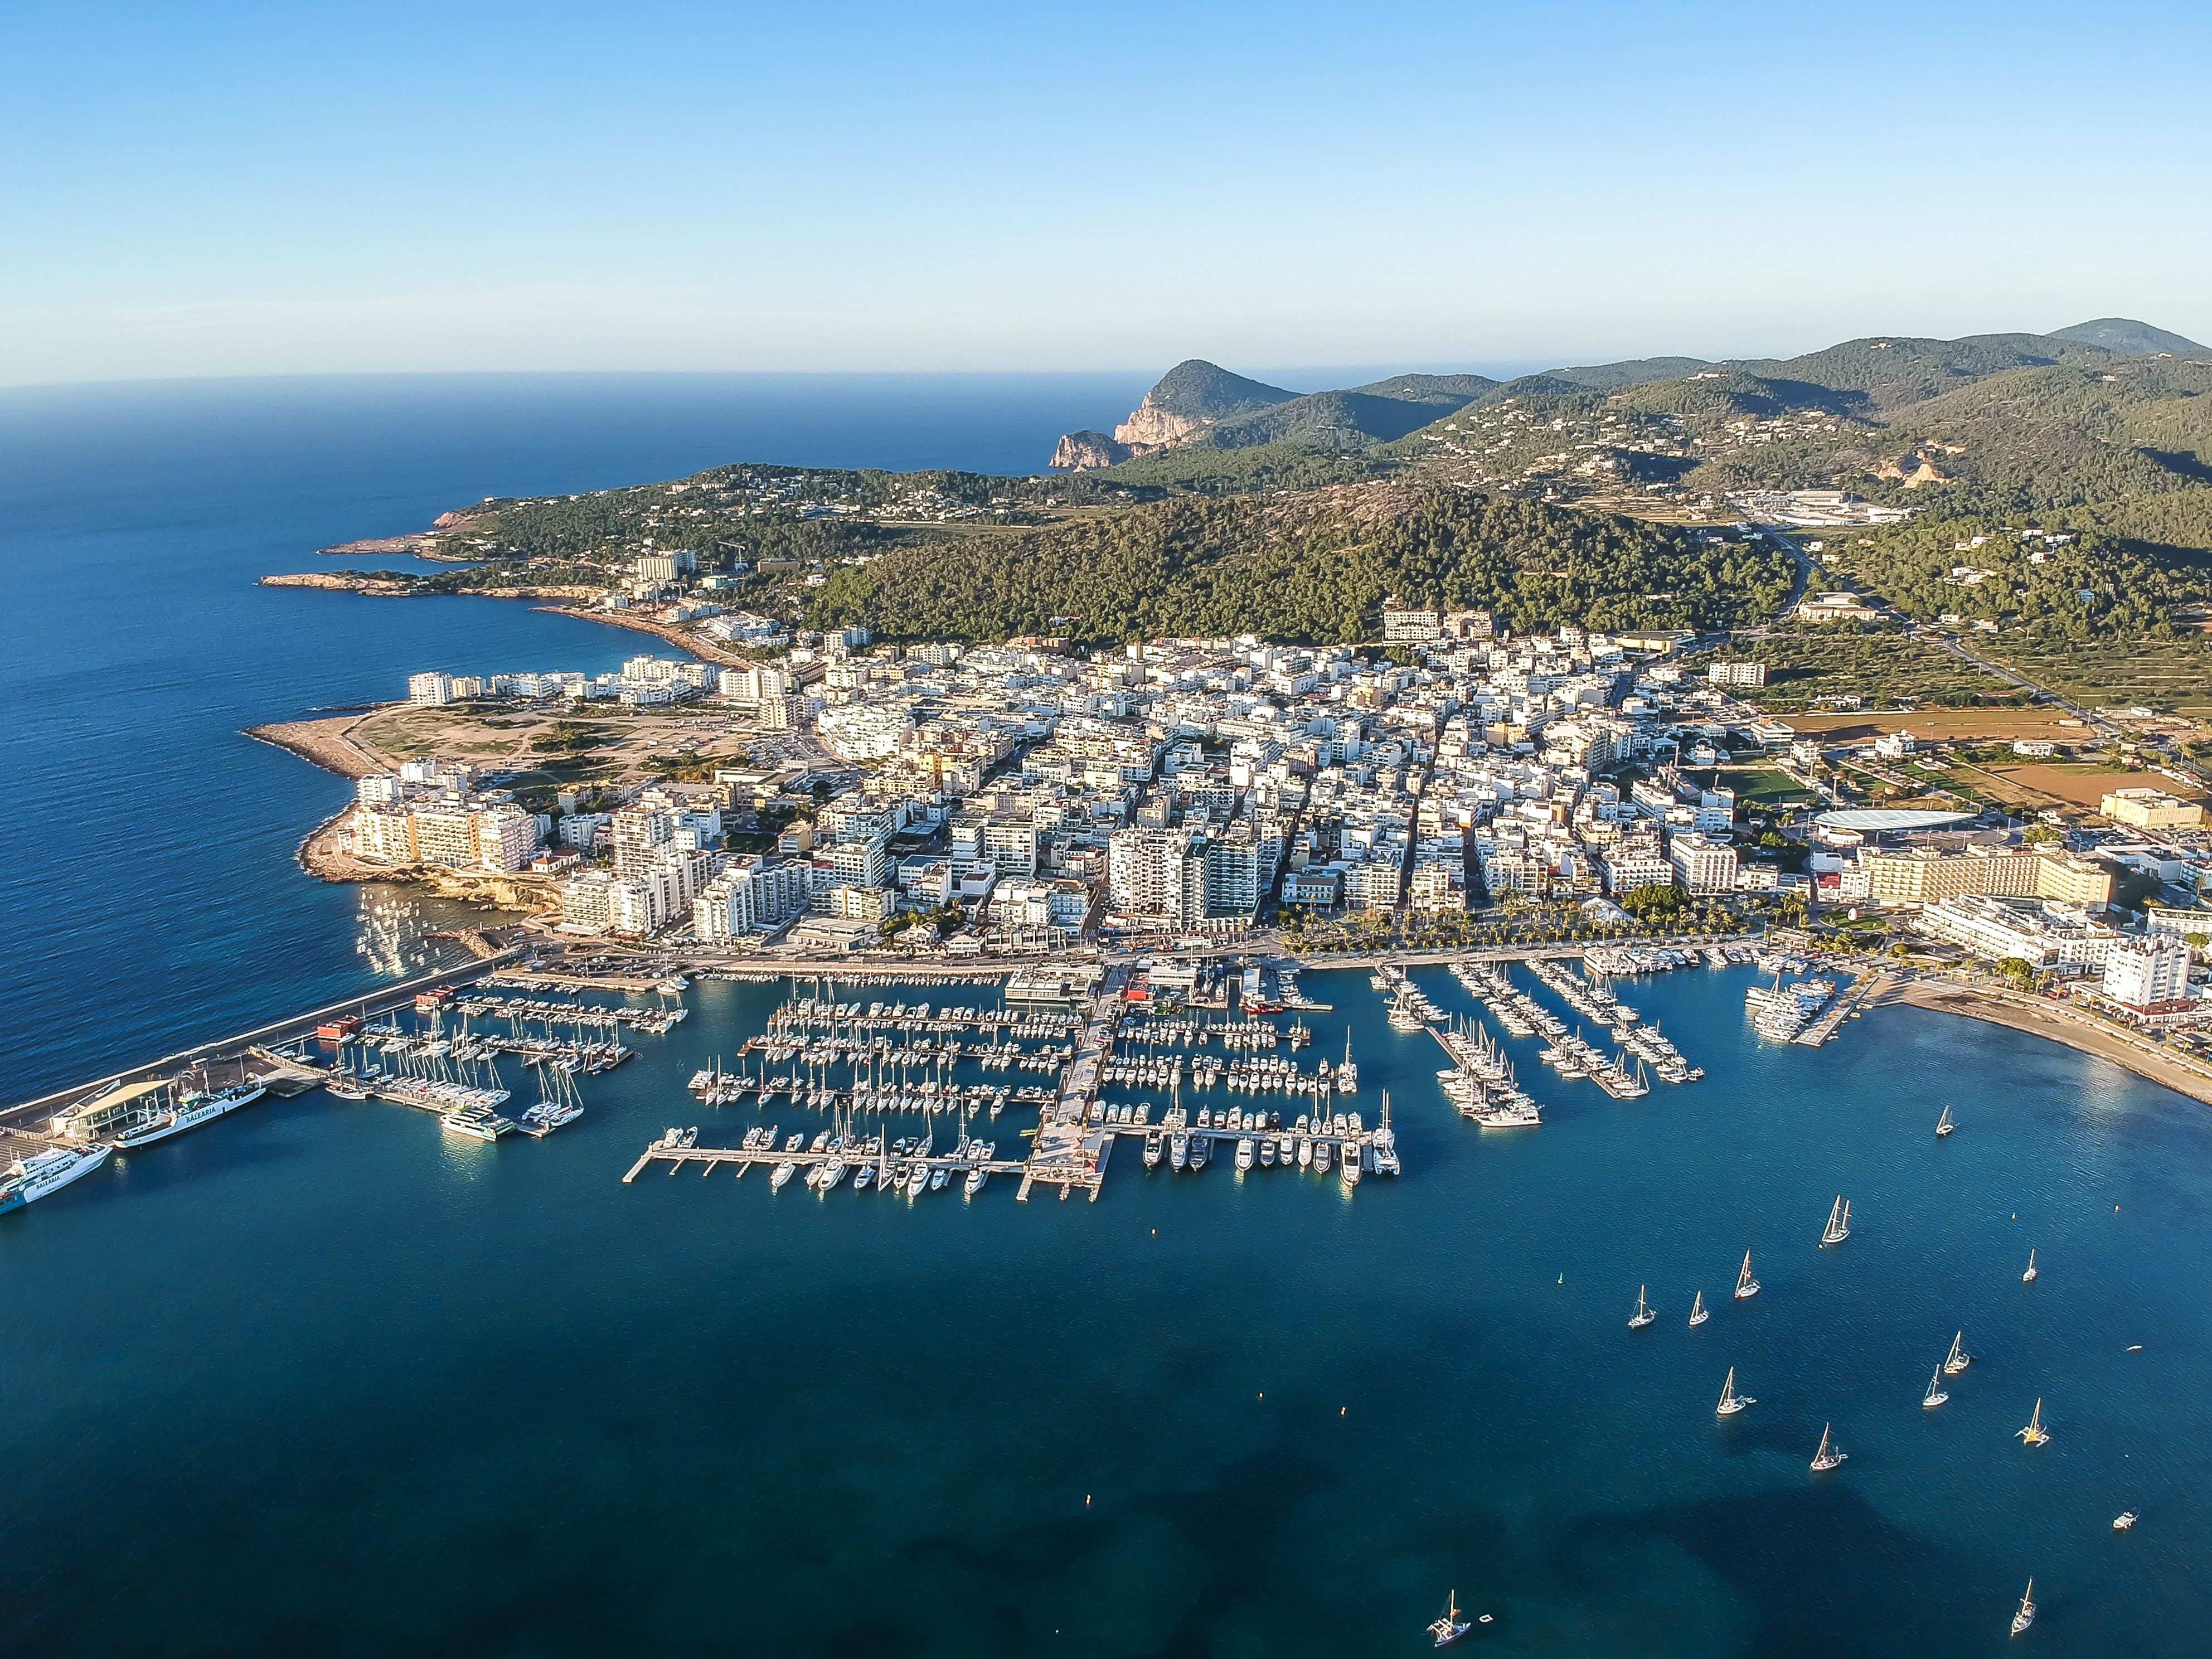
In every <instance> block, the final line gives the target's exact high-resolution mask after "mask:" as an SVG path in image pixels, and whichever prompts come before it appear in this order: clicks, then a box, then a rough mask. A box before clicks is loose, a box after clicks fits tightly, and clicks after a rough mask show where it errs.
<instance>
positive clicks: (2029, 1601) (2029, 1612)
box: [2012, 1578, 2035, 1636]
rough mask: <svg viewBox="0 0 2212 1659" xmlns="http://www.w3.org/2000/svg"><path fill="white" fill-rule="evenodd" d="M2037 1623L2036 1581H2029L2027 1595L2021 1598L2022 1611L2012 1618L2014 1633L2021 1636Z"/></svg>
mask: <svg viewBox="0 0 2212 1659" xmlns="http://www.w3.org/2000/svg"><path fill="white" fill-rule="evenodd" d="M2034 1622H2035V1580H2033V1578H2031V1579H2029V1580H2028V1581H2027V1595H2023V1596H2021V1598H2020V1611H2019V1612H2018V1613H2015V1614H2013V1616H2012V1633H2013V1634H2014V1635H2015V1636H2017V1635H2019V1634H2020V1633H2021V1632H2022V1631H2024V1630H2026V1629H2027V1627H2028V1626H2030V1625H2032V1624H2033V1623H2034Z"/></svg>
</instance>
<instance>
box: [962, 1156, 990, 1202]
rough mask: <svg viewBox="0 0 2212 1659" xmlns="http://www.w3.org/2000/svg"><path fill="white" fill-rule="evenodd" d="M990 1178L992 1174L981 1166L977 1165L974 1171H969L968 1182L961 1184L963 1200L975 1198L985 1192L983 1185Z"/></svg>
mask: <svg viewBox="0 0 2212 1659" xmlns="http://www.w3.org/2000/svg"><path fill="white" fill-rule="evenodd" d="M990 1178H991V1172H990V1171H989V1170H987V1169H985V1168H984V1167H983V1166H982V1165H981V1164H976V1165H975V1167H974V1168H973V1169H971V1170H969V1171H968V1178H967V1180H965V1181H963V1182H961V1183H960V1192H961V1195H962V1196H963V1198H973V1197H975V1194H978V1193H980V1192H981V1191H982V1190H983V1183H984V1182H987V1181H988V1180H989V1179H990Z"/></svg>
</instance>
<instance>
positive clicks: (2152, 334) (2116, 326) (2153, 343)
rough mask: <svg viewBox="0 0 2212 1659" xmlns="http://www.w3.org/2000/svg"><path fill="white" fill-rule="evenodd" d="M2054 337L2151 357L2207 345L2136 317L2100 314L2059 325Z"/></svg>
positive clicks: (2191, 350)
mask: <svg viewBox="0 0 2212 1659" xmlns="http://www.w3.org/2000/svg"><path fill="white" fill-rule="evenodd" d="M2051 338H2052V339H2054V340H2073V341H2076V342H2078V343H2081V344H2082V345H2093V346H2101V347H2102V348H2103V349H2106V351H2117V352H2118V353H2120V354H2121V355H2122V356H2128V357H2148V356H2155V355H2156V354H2157V353H2159V352H2161V351H2171V352H2176V353H2184V352H2201V351H2203V349H2205V348H2203V346H2201V345H2199V344H2197V342H2196V341H2194V340H2190V339H2185V338H2183V337H2181V336H2180V335H2179V334H2169V333H2168V332H2166V330H2164V329H2162V328H2153V327H2152V326H2151V325H2149V324H2148V323H2139V322H2137V321H2136V319H2134V318H2132V317H2100V318H2098V319H2095V320H2094V321H2093V322H2087V323H2076V324H2075V325H2074V326H2073V327H2071V328H2055V329H2053V330H2051Z"/></svg>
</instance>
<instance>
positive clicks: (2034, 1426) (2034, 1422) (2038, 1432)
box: [2017, 1395, 2051, 1446]
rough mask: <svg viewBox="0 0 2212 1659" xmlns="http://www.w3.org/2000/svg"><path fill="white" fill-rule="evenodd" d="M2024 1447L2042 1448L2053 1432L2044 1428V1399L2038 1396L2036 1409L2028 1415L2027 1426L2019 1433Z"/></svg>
mask: <svg viewBox="0 0 2212 1659" xmlns="http://www.w3.org/2000/svg"><path fill="white" fill-rule="evenodd" d="M2017 1432H2018V1433H2019V1435H2020V1437H2021V1443H2022V1444H2023V1445H2029V1446H2040V1445H2042V1444H2043V1443H2045V1441H2047V1440H2049V1439H2050V1438H2051V1431H2050V1430H2048V1429H2046V1428H2045V1427H2044V1426H2043V1397H2042V1396H2041V1395H2037V1396H2036V1401H2035V1409H2034V1411H2033V1412H2031V1413H2029V1414H2028V1419H2027V1427H2026V1428H2024V1429H2021V1430H2019V1431H2017Z"/></svg>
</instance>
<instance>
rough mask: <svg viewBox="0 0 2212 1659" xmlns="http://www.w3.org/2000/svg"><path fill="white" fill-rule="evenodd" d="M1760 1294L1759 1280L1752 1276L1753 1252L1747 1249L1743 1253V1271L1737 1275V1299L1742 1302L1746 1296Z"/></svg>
mask: <svg viewBox="0 0 2212 1659" xmlns="http://www.w3.org/2000/svg"><path fill="white" fill-rule="evenodd" d="M1758 1294H1759V1281H1758V1280H1757V1279H1753V1277H1752V1276H1751V1252H1750V1251H1749V1250H1746V1251H1745V1252H1744V1253H1743V1271H1742V1272H1741V1273H1738V1274H1736V1276H1735V1299H1736V1300H1737V1301H1739V1302H1741V1301H1742V1300H1743V1299H1744V1298H1745V1297H1752V1296H1757V1295H1758Z"/></svg>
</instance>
